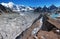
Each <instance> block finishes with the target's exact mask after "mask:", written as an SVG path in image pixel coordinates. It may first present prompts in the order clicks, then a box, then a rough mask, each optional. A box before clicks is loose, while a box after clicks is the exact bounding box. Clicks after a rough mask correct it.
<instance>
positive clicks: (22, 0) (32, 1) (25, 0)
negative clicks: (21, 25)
mask: <svg viewBox="0 0 60 39" xmlns="http://www.w3.org/2000/svg"><path fill="white" fill-rule="evenodd" d="M2 2H4V3H8V2H13V3H15V4H21V5H26V6H33V7H38V6H44V5H46V6H50V5H52V4H54V5H55V6H60V0H0V3H2Z"/></svg>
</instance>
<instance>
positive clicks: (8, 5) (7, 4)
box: [1, 2, 14, 8]
mask: <svg viewBox="0 0 60 39" xmlns="http://www.w3.org/2000/svg"><path fill="white" fill-rule="evenodd" d="M1 4H2V5H3V6H6V7H10V8H12V7H13V5H14V3H13V2H9V3H4V2H2V3H1Z"/></svg>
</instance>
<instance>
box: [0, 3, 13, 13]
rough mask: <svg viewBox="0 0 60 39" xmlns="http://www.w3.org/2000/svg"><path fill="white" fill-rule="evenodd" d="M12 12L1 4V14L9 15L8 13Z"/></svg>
mask: <svg viewBox="0 0 60 39" xmlns="http://www.w3.org/2000/svg"><path fill="white" fill-rule="evenodd" d="M10 11H12V10H11V9H10V8H7V7H5V6H3V5H1V4H0V12H5V13H7V12H10Z"/></svg>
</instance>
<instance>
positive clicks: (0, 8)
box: [0, 4, 6, 12]
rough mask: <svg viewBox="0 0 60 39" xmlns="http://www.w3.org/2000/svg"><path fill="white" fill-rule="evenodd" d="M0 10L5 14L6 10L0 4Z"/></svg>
mask: <svg viewBox="0 0 60 39" xmlns="http://www.w3.org/2000/svg"><path fill="white" fill-rule="evenodd" d="M0 10H2V11H4V12H6V8H5V7H4V6H2V5H1V4H0Z"/></svg>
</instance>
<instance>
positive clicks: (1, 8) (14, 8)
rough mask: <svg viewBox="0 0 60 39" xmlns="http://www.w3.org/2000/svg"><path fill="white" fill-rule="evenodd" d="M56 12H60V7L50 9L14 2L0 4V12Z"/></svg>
mask: <svg viewBox="0 0 60 39" xmlns="http://www.w3.org/2000/svg"><path fill="white" fill-rule="evenodd" d="M56 10H60V7H56V6H55V5H51V6H49V7H46V6H44V7H43V8H42V7H31V6H24V5H16V4H14V3H13V2H9V3H0V12H21V11H22V12H25V11H34V12H56Z"/></svg>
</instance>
